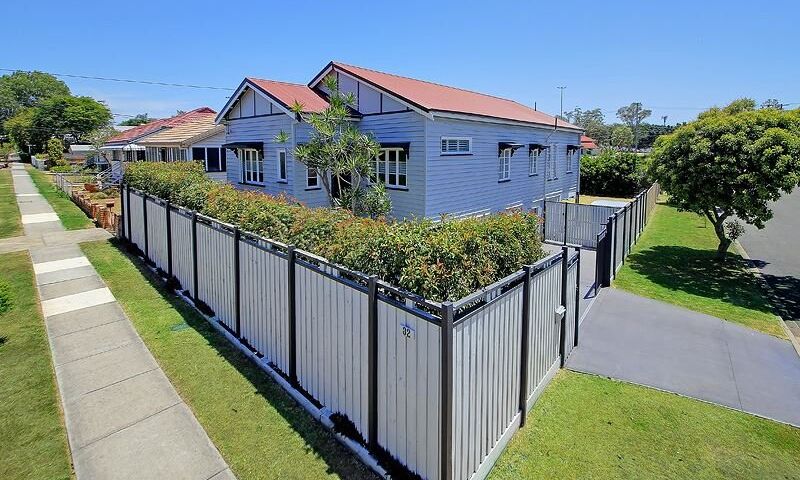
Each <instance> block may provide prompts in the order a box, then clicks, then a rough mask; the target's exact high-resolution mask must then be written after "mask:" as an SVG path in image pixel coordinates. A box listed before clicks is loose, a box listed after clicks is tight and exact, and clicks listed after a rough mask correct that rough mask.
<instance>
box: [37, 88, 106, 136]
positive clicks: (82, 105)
mask: <svg viewBox="0 0 800 480" xmlns="http://www.w3.org/2000/svg"><path fill="white" fill-rule="evenodd" d="M110 122H111V111H110V110H109V109H108V107H106V106H105V105H104V104H102V103H100V102H98V101H97V100H95V99H93V98H91V97H72V96H66V97H65V96H62V97H53V98H49V99H47V100H44V101H43V102H41V103H40V105H39V106H38V107H36V108H35V109H34V117H33V127H32V132H31V139H32V141H33V143H34V144H36V145H41V144H43V143H44V142H45V141H46V140H47V139H48V138H50V137H63V136H65V135H71V136H72V137H74V138H75V139H76V140H81V139H82V137H83V135H86V134H87V133H89V132H91V131H92V130H95V129H96V128H99V127H102V126H104V125H108V124H109V123H110Z"/></svg>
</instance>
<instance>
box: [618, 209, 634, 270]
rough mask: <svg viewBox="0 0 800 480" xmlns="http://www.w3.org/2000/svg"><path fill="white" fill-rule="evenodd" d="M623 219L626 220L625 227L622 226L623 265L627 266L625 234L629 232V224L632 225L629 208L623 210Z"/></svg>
mask: <svg viewBox="0 0 800 480" xmlns="http://www.w3.org/2000/svg"><path fill="white" fill-rule="evenodd" d="M622 218H624V219H625V225H623V226H622V258H621V259H620V260H622V264H623V265H625V241H626V238H625V234H626V233H627V232H628V224H629V223H631V222H630V221H628V207H625V208H624V209H623V210H622Z"/></svg>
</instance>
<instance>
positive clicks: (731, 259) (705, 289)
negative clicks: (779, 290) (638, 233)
mask: <svg viewBox="0 0 800 480" xmlns="http://www.w3.org/2000/svg"><path fill="white" fill-rule="evenodd" d="M715 256H716V252H715V251H713V250H699V249H694V248H689V247H683V246H677V245H656V246H653V247H649V248H647V249H644V250H639V251H637V252H634V253H632V254H630V256H629V257H628V261H627V262H628V266H629V267H630V269H631V270H633V271H634V272H636V273H638V274H639V275H642V276H643V277H645V278H647V279H648V280H650V281H651V282H653V283H655V284H658V285H660V286H663V287H666V288H668V289H670V290H677V291H682V292H686V293H689V294H692V295H697V296H700V297H705V298H711V299H716V300H720V301H723V302H725V303H728V304H731V305H736V306H739V307H743V308H747V309H750V310H755V311H759V312H764V313H774V312H773V311H772V309H771V308H770V305H769V303H768V302H767V301H766V299H765V298H764V296H763V292H762V290H761V289H760V288H759V286H758V285H757V284H754V283H753V282H754V281H755V279H754V278H753V276H752V274H751V273H750V272H748V271H747V270H746V267H747V264H746V263H745V261H744V260H743V259H742V258H741V257H739V256H738V255H735V254H729V256H728V259H727V260H726V261H725V262H720V261H718V260H717V259H716V257H715Z"/></svg>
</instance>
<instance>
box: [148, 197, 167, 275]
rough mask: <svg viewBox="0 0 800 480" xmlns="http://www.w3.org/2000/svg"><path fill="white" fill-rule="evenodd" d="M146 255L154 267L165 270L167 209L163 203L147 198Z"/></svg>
mask: <svg viewBox="0 0 800 480" xmlns="http://www.w3.org/2000/svg"><path fill="white" fill-rule="evenodd" d="M146 208H147V245H148V250H147V256H148V258H149V259H150V260H151V261H152V262H153V263H155V265H156V267H158V268H160V269H161V270H163V271H165V272H166V271H167V268H168V267H167V261H168V259H167V209H166V207H165V206H164V204H163V203H162V202H161V201H160V200H158V199H154V198H151V197H148V198H147V202H146Z"/></svg>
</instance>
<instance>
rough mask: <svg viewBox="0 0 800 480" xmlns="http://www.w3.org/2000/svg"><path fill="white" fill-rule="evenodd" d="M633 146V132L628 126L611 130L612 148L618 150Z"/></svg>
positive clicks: (619, 126) (620, 126) (618, 126)
mask: <svg viewBox="0 0 800 480" xmlns="http://www.w3.org/2000/svg"><path fill="white" fill-rule="evenodd" d="M631 145H633V132H632V131H631V128H630V127H629V126H627V125H616V126H614V128H612V129H611V146H612V147H616V148H625V149H627V148H631Z"/></svg>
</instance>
